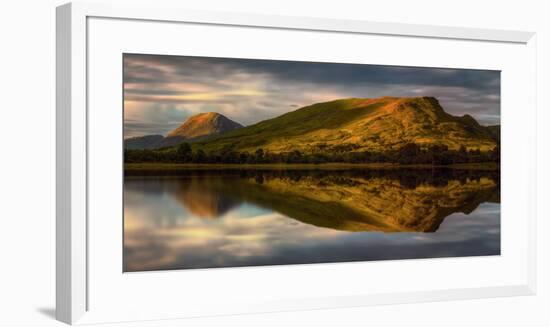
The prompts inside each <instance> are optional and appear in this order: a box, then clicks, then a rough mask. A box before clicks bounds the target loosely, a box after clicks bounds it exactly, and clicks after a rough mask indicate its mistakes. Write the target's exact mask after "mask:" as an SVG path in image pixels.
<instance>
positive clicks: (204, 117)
mask: <svg viewBox="0 0 550 327" xmlns="http://www.w3.org/2000/svg"><path fill="white" fill-rule="evenodd" d="M242 127H243V126H242V125H241V124H239V123H237V122H234V121H232V120H231V119H229V118H227V117H225V116H224V115H221V114H219V113H216V112H207V113H200V114H196V115H193V116H191V117H189V118H187V120H185V122H184V123H183V124H181V125H180V126H179V127H178V128H176V129H175V130H173V131H171V132H170V133H168V135H167V136H166V137H163V136H162V135H145V136H139V137H133V138H129V139H126V140H124V148H126V149H156V148H163V147H169V146H175V145H177V144H179V143H181V142H184V141H187V142H195V141H197V140H200V139H202V138H204V137H208V136H212V135H219V134H222V133H225V132H229V131H232V130H235V129H239V128H242Z"/></svg>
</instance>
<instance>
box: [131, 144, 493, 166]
mask: <svg viewBox="0 0 550 327" xmlns="http://www.w3.org/2000/svg"><path fill="white" fill-rule="evenodd" d="M124 162H125V163H222V164H258V163H313V164H321V163H399V164H430V165H449V164H457V163H479V162H496V163H498V162H500V148H499V147H498V146H497V147H495V148H494V149H493V150H491V151H488V152H482V151H480V150H479V149H475V150H474V149H470V150H467V149H466V148H465V147H464V146H462V147H460V149H458V150H451V149H449V148H448V146H446V145H431V146H429V147H426V148H422V147H420V146H419V145H417V144H415V143H408V144H405V145H404V146H402V147H401V148H400V149H398V150H393V151H388V152H375V151H356V150H350V151H338V152H328V151H327V152H314V153H302V152H300V151H298V150H294V151H289V152H279V153H274V152H269V151H264V150H263V149H262V148H259V149H257V150H256V151H254V152H247V151H243V152H237V151H234V150H231V149H225V150H220V151H212V152H208V153H206V152H205V151H203V150H202V149H197V150H195V151H193V149H192V148H191V146H190V145H189V144H188V143H185V142H184V143H181V144H179V145H178V146H176V147H173V148H168V149H157V150H150V149H144V150H130V149H125V150H124Z"/></svg>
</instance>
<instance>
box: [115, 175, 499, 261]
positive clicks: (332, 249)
mask: <svg viewBox="0 0 550 327" xmlns="http://www.w3.org/2000/svg"><path fill="white" fill-rule="evenodd" d="M499 176H500V172H499V171H481V170H454V169H386V170H383V169H382V170H374V169H361V170H359V169H339V170H322V169H312V170H306V169H304V170H260V169H258V170H255V169H246V170H238V169H237V170H220V169H218V170H189V169H188V170H172V171H139V172H136V171H126V173H125V178H124V271H126V272H133V271H151V270H167V269H192V268H219V267H243V266H263V265H282V264H311V263H329V262H350V261H370V260H396V259H416V258H441V257H462V256H481V255H499V254H500V178H499Z"/></svg>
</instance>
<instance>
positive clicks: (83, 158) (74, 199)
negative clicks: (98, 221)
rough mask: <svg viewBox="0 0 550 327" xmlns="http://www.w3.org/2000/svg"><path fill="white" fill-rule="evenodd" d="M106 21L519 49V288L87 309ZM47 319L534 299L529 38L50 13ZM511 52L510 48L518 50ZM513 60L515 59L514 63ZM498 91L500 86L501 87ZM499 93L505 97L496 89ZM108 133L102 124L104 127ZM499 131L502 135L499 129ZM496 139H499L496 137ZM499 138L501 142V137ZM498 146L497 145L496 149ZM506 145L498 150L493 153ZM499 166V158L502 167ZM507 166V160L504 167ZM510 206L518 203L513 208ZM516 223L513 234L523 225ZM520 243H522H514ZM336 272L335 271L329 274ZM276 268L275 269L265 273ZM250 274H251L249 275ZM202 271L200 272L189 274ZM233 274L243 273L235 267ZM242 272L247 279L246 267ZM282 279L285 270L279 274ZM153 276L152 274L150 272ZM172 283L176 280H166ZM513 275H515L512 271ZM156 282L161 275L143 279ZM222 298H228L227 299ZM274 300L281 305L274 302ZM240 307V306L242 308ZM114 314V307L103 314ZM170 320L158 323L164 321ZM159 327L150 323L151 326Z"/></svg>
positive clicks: (226, 16)
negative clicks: (95, 110)
mask: <svg viewBox="0 0 550 327" xmlns="http://www.w3.org/2000/svg"><path fill="white" fill-rule="evenodd" d="M98 18H100V19H112V20H126V21H136V22H148V23H151V24H155V23H161V22H171V23H176V24H177V23H182V24H188V23H192V24H198V25H204V26H217V27H224V26H225V27H235V26H236V27H242V28H268V29H274V30H286V31H308V32H326V33H338V34H339V35H375V36H381V37H384V36H388V37H390V36H391V37H394V36H399V37H407V38H412V39H417V38H418V39H443V40H452V41H466V42H476V43H477V44H480V45H482V44H485V43H488V44H497V43H498V44H513V45H516V46H518V47H520V51H521V53H522V56H524V57H525V58H527V60H526V61H525V62H522V63H521V65H524V66H525V67H524V69H523V70H525V76H524V78H525V80H526V81H527V82H526V84H525V85H524V86H523V87H524V88H525V90H524V91H522V92H524V93H525V94H526V96H527V97H528V98H527V99H526V102H525V103H526V104H527V105H526V106H525V108H523V111H524V114H525V116H526V117H525V121H526V124H524V125H525V126H523V127H522V128H523V130H525V131H526V133H525V135H524V136H522V137H523V139H522V140H523V141H525V142H527V143H526V144H527V145H525V146H524V149H523V155H522V158H521V159H522V161H521V162H520V163H519V162H518V163H517V164H518V165H521V167H522V168H523V169H524V170H525V173H524V174H523V175H522V177H523V178H524V180H525V185H523V184H522V186H521V187H518V188H516V189H517V192H528V193H529V194H528V195H527V196H526V200H525V203H523V202H522V204H521V208H522V210H523V208H526V209H527V210H525V213H524V215H523V217H522V218H524V221H522V222H521V224H523V225H522V226H523V227H524V230H525V231H526V235H525V247H522V249H521V258H523V259H525V260H524V262H523V261H522V262H523V263H522V265H523V266H522V267H521V269H525V276H524V277H525V278H522V280H521V282H516V283H508V284H507V283H501V284H499V285H490V286H477V287H464V288H452V287H450V288H449V289H441V288H439V289H424V290H422V291H418V290H416V291H408V290H405V289H403V290H399V289H396V290H394V291H392V292H391V293H388V292H381V293H373V294H369V293H365V292H362V291H359V292H358V294H353V295H348V296H334V295H330V294H327V295H326V296H324V295H323V294H321V295H317V296H314V297H310V298H309V299H307V300H300V301H298V300H296V301H285V300H284V299H282V298H281V299H280V301H279V302H277V301H275V302H274V301H271V302H269V301H266V302H265V303H262V304H261V305H258V306H247V305H244V304H243V306H241V307H239V306H235V307H231V308H228V309H227V310H219V309H215V308H214V309H212V310H207V311H201V310H195V311H193V312H190V313H189V314H186V313H185V312H182V313H181V314H180V313H178V312H173V311H174V310H173V309H170V310H171V311H170V310H169V312H168V311H157V314H156V315H145V314H144V315H139V314H135V315H134V316H132V315H131V314H130V313H128V314H121V315H120V317H119V316H118V315H116V314H115V313H112V312H111V313H105V312H97V313H94V312H93V311H94V310H93V309H94V308H93V306H92V305H91V302H90V293H91V292H90V282H89V281H90V278H89V274H90V265H91V262H90V250H91V248H90V244H91V243H90V235H89V227H90V219H89V213H90V203H91V202H90V199H89V192H90V180H89V176H90V174H89V169H90V167H91V162H93V158H91V157H90V155H91V154H90V141H91V139H90V137H91V136H90V135H93V133H90V132H91V129H90V112H89V106H90V96H89V88H88V84H89V83H90V76H89V74H90V70H89V68H90V63H89V54H90V52H89V51H90V49H89V35H90V34H89V33H90V30H89V28H90V20H91V19H98ZM56 31H57V32H56V36H57V55H56V66H57V68H56V73H57V85H56V90H57V91H56V92H57V94H56V102H57V118H56V130H57V135H56V148H57V154H56V176H57V177H56V183H57V187H56V198H57V200H56V201H57V202H56V216H57V221H56V235H57V236H56V274H57V275H56V317H57V319H58V320H60V321H63V322H66V323H69V324H78V323H95V322H106V321H114V320H116V321H130V320H141V319H151V317H154V318H152V319H160V317H162V318H166V319H172V318H180V317H189V316H205V315H219V314H234V313H253V312H270V311H281V310H302V309H317V308H334V307H346V306H361V305H372V304H392V303H407V302H419V301H440V300H451V299H470V298H480V297H496V296H514V295H529V294H534V293H535V290H536V286H535V280H536V276H535V244H536V241H535V221H536V212H535V209H534V208H535V203H534V201H535V183H536V167H535V157H536V149H535V145H534V144H535V141H536V134H535V126H536V123H535V117H536V110H537V108H536V99H535V97H536V95H535V89H536V75H535V71H536V61H535V52H536V35H535V33H531V32H523V31H504V30H487V29H472V28H460V27H444V26H425V25H410V24H397V23H382V22H364V21H348V20H335V19H322V18H308V17H284V16H270V15H256V14H254V15H250V14H241V13H239V14H237V13H221V12H203V11H187V10H181V9H178V10H174V9H171V8H155V7H146V6H143V7H140V6H136V5H119V4H117V5H110V4H109V5H101V4H87V3H70V4H66V5H63V6H60V7H58V8H57V21H56ZM518 49H519V48H518ZM518 64H520V63H518ZM503 92H506V89H505V88H504V89H503ZM503 97H506V94H505V93H503ZM106 128H108V127H106ZM503 133H505V132H503ZM503 139H504V140H505V139H506V137H505V135H504V136H503ZM503 142H505V141H503ZM504 144H505V143H504ZM505 146H506V145H504V146H503V148H504V147H505ZM506 165H507V161H506V156H504V157H503V166H506ZM512 165H513V164H512V163H511V164H510V166H512ZM518 207H520V205H518ZM523 227H522V228H523ZM522 240H523V239H522ZM332 267H333V268H332V269H336V270H345V269H350V268H349V267H351V266H349V265H348V266H346V265H342V264H333V266H332ZM334 267H336V268H334ZM270 269H282V270H284V269H285V268H270ZM256 271H257V272H258V271H259V270H256ZM201 273H202V274H204V273H205V272H204V271H202V272H201V271H198V272H195V273H194V275H195V276H196V275H197V274H201ZM241 273H243V274H244V273H245V272H243V271H242V270H241ZM246 273H247V274H251V273H252V274H253V273H254V270H249V271H248V272H246ZM286 273H291V272H289V271H286ZM153 275H154V274H153ZM171 276H172V277H174V278H176V279H177V278H179V277H175V276H176V275H171ZM522 276H523V275H522ZM153 278H161V275H156V277H155V276H153ZM228 300H229V298H228ZM283 302H284V303H283ZM243 308H247V309H243ZM113 310H114V311H116V310H117V308H113ZM171 323H174V322H173V321H172V322H171V321H170V320H165V321H163V322H162V324H166V325H170V324H171ZM159 324H160V322H159Z"/></svg>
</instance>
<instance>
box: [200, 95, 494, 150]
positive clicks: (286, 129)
mask: <svg viewBox="0 0 550 327" xmlns="http://www.w3.org/2000/svg"><path fill="white" fill-rule="evenodd" d="M407 143H416V144H418V145H420V146H428V145H433V144H441V145H447V146H448V147H449V149H459V148H460V147H461V146H462V145H464V146H465V147H466V148H467V149H480V150H481V151H489V150H492V149H493V148H494V147H495V146H496V145H497V144H498V139H497V138H496V137H495V136H494V135H493V133H492V131H491V130H490V129H489V128H487V127H484V126H481V125H480V124H479V123H478V122H477V121H476V120H475V119H474V118H473V117H472V116H470V115H464V116H453V115H450V114H448V113H447V112H445V111H444V110H443V108H442V107H441V105H440V104H439V102H438V101H437V99H435V98H433V97H417V98H396V97H383V98H377V99H364V98H351V99H340V100H335V101H330V102H324V103H317V104H313V105H310V106H306V107H303V108H300V109H297V110H295V111H292V112H288V113H286V114H283V115H281V116H279V117H276V118H273V119H269V120H265V121H262V122H259V123H257V124H255V125H251V126H248V127H244V128H240V129H238V130H234V131H231V132H228V133H225V134H223V135H219V136H213V137H208V138H206V139H203V140H200V141H198V142H197V143H195V144H194V147H195V148H201V149H203V150H205V151H216V150H221V149H233V150H235V151H249V152H253V151H255V150H256V149H258V148H262V149H263V150H264V151H266V150H267V151H270V152H287V151H294V150H299V151H301V152H304V153H310V152H315V151H318V150H323V151H330V150H337V149H348V150H349V149H351V150H354V151H362V150H368V151H381V152H384V151H388V150H391V149H398V148H400V147H401V146H403V145H404V144H407ZM346 147H347V148H346Z"/></svg>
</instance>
